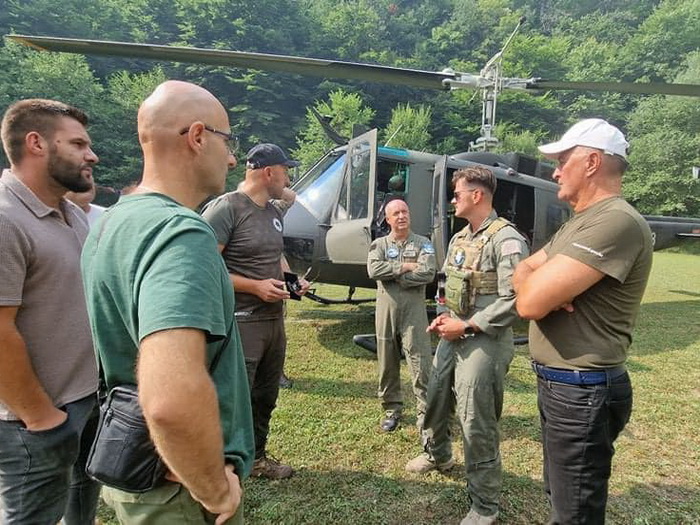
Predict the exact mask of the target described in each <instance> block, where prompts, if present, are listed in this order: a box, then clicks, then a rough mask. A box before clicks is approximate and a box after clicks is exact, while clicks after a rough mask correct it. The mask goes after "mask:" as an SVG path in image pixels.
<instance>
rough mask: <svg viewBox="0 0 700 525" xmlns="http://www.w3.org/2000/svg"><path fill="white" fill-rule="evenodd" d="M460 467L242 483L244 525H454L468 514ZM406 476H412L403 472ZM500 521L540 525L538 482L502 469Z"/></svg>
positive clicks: (305, 474)
mask: <svg viewBox="0 0 700 525" xmlns="http://www.w3.org/2000/svg"><path fill="white" fill-rule="evenodd" d="M461 472H462V471H461V467H456V468H455V469H453V470H452V471H451V473H450V475H449V476H443V475H441V474H437V473H431V474H429V475H427V476H424V477H420V478H418V476H416V478H417V479H395V478H391V477H388V476H384V475H381V474H376V473H370V472H355V471H348V470H337V471H326V472H324V471H314V470H301V471H300V472H298V473H297V474H296V475H295V476H294V477H293V478H291V479H289V480H286V481H282V482H269V481H263V480H257V479H256V480H250V481H247V482H246V501H245V505H246V507H245V508H246V513H245V515H246V523H247V524H249V525H253V524H269V523H285V524H286V523H293V524H314V525H316V524H327V523H358V524H360V523H361V524H363V525H371V524H378V525H379V524H387V525H394V524H396V525H399V524H401V525H403V524H405V523H411V524H416V525H419V524H438V523H439V524H457V523H459V522H460V521H461V519H462V518H464V516H465V515H466V514H467V512H468V510H469V508H468V502H467V501H468V498H467V494H466V490H465V483H464V476H463V474H462V473H461ZM406 476H411V477H413V476H412V475H409V474H406ZM502 501H503V511H502V519H501V522H502V523H518V524H525V523H528V524H530V523H543V522H544V520H545V508H544V507H545V500H544V496H543V495H542V485H541V483H539V482H537V481H535V480H532V479H530V478H525V477H516V476H513V475H511V474H509V473H508V472H506V473H504V494H503V498H502Z"/></svg>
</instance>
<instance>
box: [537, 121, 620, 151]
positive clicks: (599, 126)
mask: <svg viewBox="0 0 700 525" xmlns="http://www.w3.org/2000/svg"><path fill="white" fill-rule="evenodd" d="M575 146H586V147H588V148H595V149H599V150H603V152H605V153H607V154H608V155H618V156H620V157H622V158H623V159H625V160H627V148H628V147H629V143H628V142H627V141H626V140H625V136H624V135H623V134H622V131H620V130H619V129H617V128H616V127H615V126H613V125H612V124H609V123H607V122H606V121H604V120H603V119H599V118H589V119H585V120H581V121H580V122H577V123H576V124H574V125H573V126H571V128H569V130H568V131H567V132H566V133H564V135H563V136H562V138H560V139H559V140H558V141H557V142H552V143H550V144H545V145H544V146H540V147H539V148H538V149H539V150H540V152H542V153H543V154H544V155H546V156H556V155H558V154H559V153H562V152H564V151H567V150H570V149H571V148H573V147H575Z"/></svg>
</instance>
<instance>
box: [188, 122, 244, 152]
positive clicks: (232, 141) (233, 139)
mask: <svg viewBox="0 0 700 525" xmlns="http://www.w3.org/2000/svg"><path fill="white" fill-rule="evenodd" d="M189 130H190V126H187V127H186V128H184V129H183V130H181V131H180V135H184V134H185V133H187V132H188V131H189ZM204 130H205V131H208V132H209V133H214V134H215V135H219V136H220V137H223V138H224V140H225V141H226V142H227V143H228V150H229V151H230V152H231V154H235V153H236V152H237V151H238V137H237V136H236V135H234V134H233V133H226V132H225V131H219V130H218V129H214V128H212V127H211V126H207V125H206V124H205V125H204Z"/></svg>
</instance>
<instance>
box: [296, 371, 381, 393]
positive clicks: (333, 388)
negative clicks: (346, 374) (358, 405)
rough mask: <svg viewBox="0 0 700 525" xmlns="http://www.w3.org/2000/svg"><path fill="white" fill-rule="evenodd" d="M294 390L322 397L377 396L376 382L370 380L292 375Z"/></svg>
mask: <svg viewBox="0 0 700 525" xmlns="http://www.w3.org/2000/svg"><path fill="white" fill-rule="evenodd" d="M294 391H295V392H303V393H306V394H309V395H312V396H314V395H316V396H322V397H348V398H353V399H358V398H364V397H368V396H369V397H371V398H373V399H376V397H377V382H376V380H374V379H373V380H372V381H342V380H337V379H325V378H318V377H313V378H305V377H304V376H301V375H298V374H297V375H294Z"/></svg>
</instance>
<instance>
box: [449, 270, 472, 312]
mask: <svg viewBox="0 0 700 525" xmlns="http://www.w3.org/2000/svg"><path fill="white" fill-rule="evenodd" d="M446 273H447V280H446V281H445V304H446V305H447V307H448V308H449V309H450V310H452V311H453V312H454V313H456V314H458V315H466V314H467V313H468V312H469V302H470V301H469V298H470V297H471V294H472V283H471V274H472V272H471V271H469V270H467V271H461V272H460V271H458V270H453V269H450V268H448V269H447V272H446Z"/></svg>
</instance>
